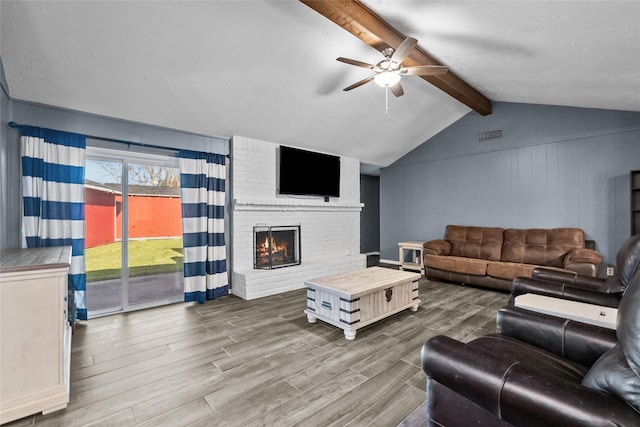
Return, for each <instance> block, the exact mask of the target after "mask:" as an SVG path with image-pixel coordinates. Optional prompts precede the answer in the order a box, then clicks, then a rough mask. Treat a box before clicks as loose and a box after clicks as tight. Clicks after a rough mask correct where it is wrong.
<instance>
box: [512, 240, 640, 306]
mask: <svg viewBox="0 0 640 427" xmlns="http://www.w3.org/2000/svg"><path fill="white" fill-rule="evenodd" d="M639 271H640V234H639V235H635V236H631V237H629V238H628V239H627V240H625V241H624V242H623V243H622V245H621V246H620V249H618V253H617V255H616V275H615V276H613V277H609V278H606V279H602V278H598V277H590V276H583V275H579V274H575V273H571V272H561V271H556V270H550V269H545V268H536V269H535V270H533V273H532V275H531V278H528V277H517V278H516V279H515V280H514V281H513V282H512V284H511V298H510V300H509V304H511V305H513V304H514V302H515V298H516V297H517V296H518V295H524V294H537V295H545V296H549V297H555V298H561V299H566V300H571V301H578V302H584V303H587V304H595V305H600V306H605V307H614V308H616V307H618V304H620V299H621V298H622V295H623V293H624V291H625V289H627V287H628V285H629V281H630V280H631V278H632V277H633V276H634V275H636V273H638V272H639Z"/></svg>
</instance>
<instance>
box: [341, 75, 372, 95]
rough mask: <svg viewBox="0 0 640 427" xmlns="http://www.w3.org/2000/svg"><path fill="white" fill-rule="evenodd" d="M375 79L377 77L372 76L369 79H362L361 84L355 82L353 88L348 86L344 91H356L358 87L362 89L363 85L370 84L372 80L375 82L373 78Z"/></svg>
mask: <svg viewBox="0 0 640 427" xmlns="http://www.w3.org/2000/svg"><path fill="white" fill-rule="evenodd" d="M374 77H375V76H371V77H367V78H366V79H362V80H360V81H359V82H355V83H354V84H352V85H351V86H347V87H345V88H344V89H342V90H344V91H345V92H346V91H348V90H351V89H355V88H357V87H360V86H362V85H363V84H365V83H369V82H370V81H371V80H373V78H374Z"/></svg>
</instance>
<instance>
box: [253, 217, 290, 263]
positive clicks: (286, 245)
mask: <svg viewBox="0 0 640 427" xmlns="http://www.w3.org/2000/svg"><path fill="white" fill-rule="evenodd" d="M253 247H254V258H253V268H255V269H265V270H270V269H273V268H281V267H289V266H293V265H299V264H300V261H301V257H300V226H299V225H290V226H271V227H269V226H256V227H253Z"/></svg>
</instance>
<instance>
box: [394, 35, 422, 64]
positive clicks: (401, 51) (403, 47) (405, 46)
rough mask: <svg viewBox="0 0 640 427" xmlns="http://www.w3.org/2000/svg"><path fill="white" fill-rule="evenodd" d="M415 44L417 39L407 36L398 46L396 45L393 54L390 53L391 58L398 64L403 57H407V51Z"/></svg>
mask: <svg viewBox="0 0 640 427" xmlns="http://www.w3.org/2000/svg"><path fill="white" fill-rule="evenodd" d="M417 45H418V40H416V39H414V38H413V37H407V38H406V39H404V41H403V42H402V43H400V46H398V48H397V49H396V50H395V52H393V55H391V60H392V61H395V62H397V63H398V64H401V63H402V61H404V59H405V58H406V57H407V55H409V52H411V51H412V50H413V48H415V47H416V46H417Z"/></svg>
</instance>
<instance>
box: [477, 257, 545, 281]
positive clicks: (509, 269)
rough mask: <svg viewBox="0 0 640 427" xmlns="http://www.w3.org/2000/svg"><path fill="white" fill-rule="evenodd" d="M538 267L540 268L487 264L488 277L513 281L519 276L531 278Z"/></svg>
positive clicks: (498, 263) (523, 265) (511, 263)
mask: <svg viewBox="0 0 640 427" xmlns="http://www.w3.org/2000/svg"><path fill="white" fill-rule="evenodd" d="M536 267H538V266H537V265H532V264H520V263H517V262H504V261H495V262H493V261H492V262H489V263H488V264H487V276H491V277H495V278H498V279H506V280H513V279H515V278H516V277H519V276H524V277H531V273H532V272H533V269H534V268H536Z"/></svg>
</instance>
